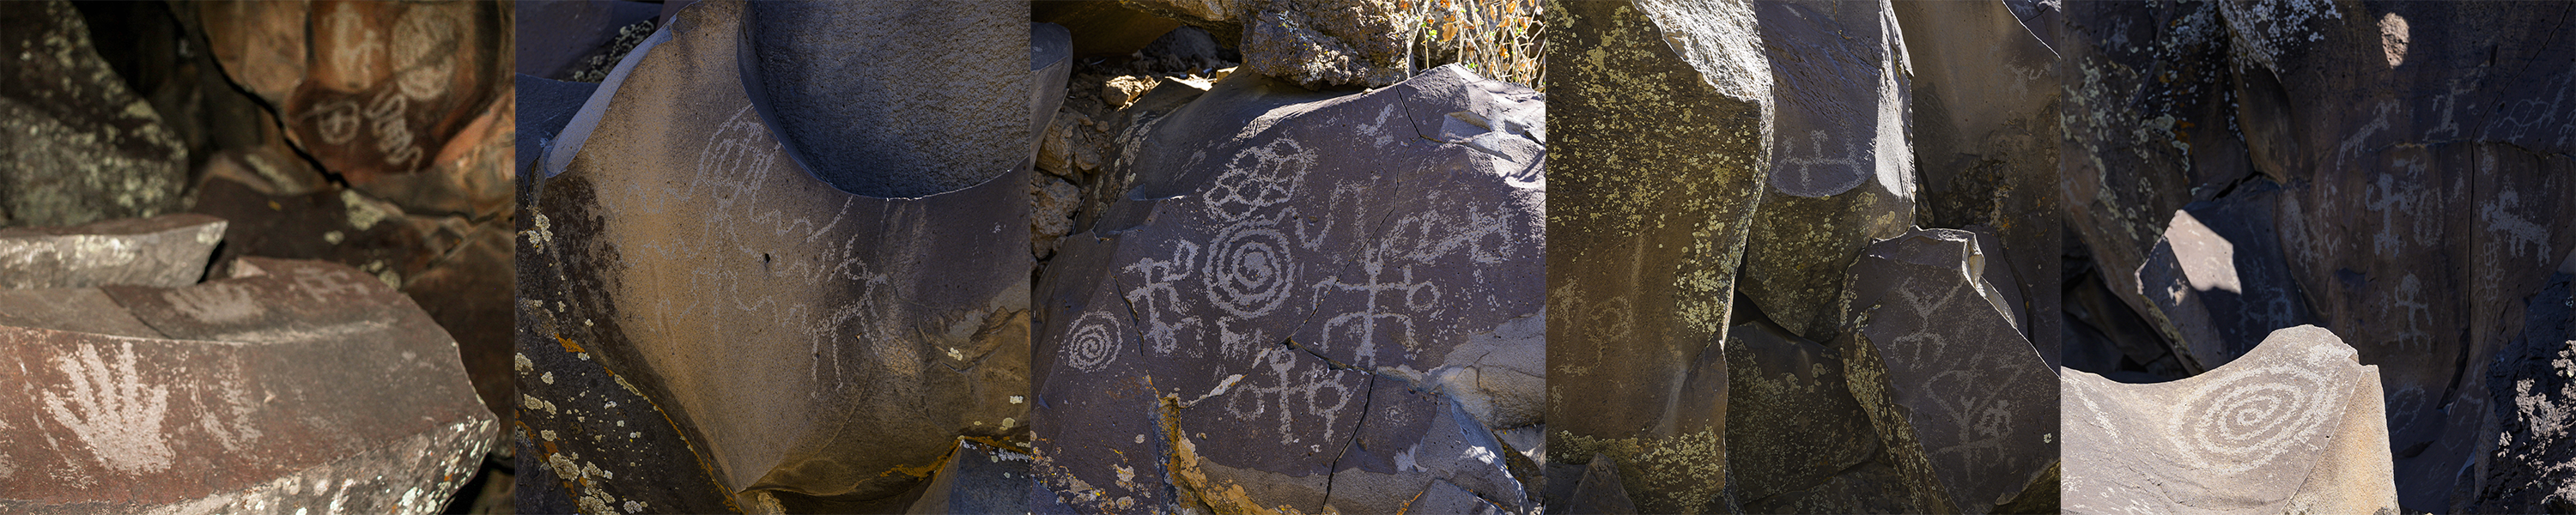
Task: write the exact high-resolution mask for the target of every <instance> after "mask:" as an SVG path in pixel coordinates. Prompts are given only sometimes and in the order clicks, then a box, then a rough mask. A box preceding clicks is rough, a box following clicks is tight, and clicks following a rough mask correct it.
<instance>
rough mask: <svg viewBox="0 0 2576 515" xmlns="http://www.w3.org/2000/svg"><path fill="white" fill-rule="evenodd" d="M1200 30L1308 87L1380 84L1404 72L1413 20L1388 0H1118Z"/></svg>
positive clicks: (1255, 64) (1262, 68)
mask: <svg viewBox="0 0 2576 515" xmlns="http://www.w3.org/2000/svg"><path fill="white" fill-rule="evenodd" d="M1122 3H1123V4H1125V5H1126V6H1128V7H1131V8H1135V9H1137V10H1140V11H1144V12H1146V13H1151V14H1154V15H1158V16H1163V17H1167V18H1172V19H1177V20H1180V21H1181V22H1182V23H1187V24H1190V25H1192V26H1196V27H1199V28H1203V29H1206V30H1207V31H1208V33H1209V34H1212V35H1215V36H1216V38H1217V40H1218V41H1221V42H1226V43H1229V44H1230V46H1236V47H1237V48H1240V49H1241V50H1242V52H1243V64H1244V66H1245V67H1246V68H1247V69H1249V70H1251V71H1252V72H1254V73H1260V74H1263V75H1268V76H1271V77H1275V78H1278V79H1280V80H1283V81H1287V82H1290V83H1294V84H1297V85H1299V86H1304V87H1306V88H1309V89H1322V88H1328V87H1335V86H1363V87H1372V88H1374V87H1382V86H1385V85H1388V84H1394V83H1395V82H1396V81H1401V80H1404V79H1405V78H1406V74H1407V73H1411V72H1412V69H1411V66H1413V65H1412V63H1411V62H1410V61H1411V57H1412V56H1411V55H1410V54H1409V53H1408V52H1407V51H1406V50H1407V48H1406V47H1407V45H1409V44H1411V43H1412V41H1411V40H1410V38H1411V37H1412V36H1413V35H1414V33H1415V32H1417V30H1415V27H1413V25H1414V24H1416V23H1419V22H1417V21H1415V20H1414V19H1413V18H1414V17H1413V16H1412V15H1411V14H1410V13H1409V12H1407V11H1406V10H1405V8H1403V7H1401V6H1399V5H1398V2H1395V1H1393V0H1122Z"/></svg>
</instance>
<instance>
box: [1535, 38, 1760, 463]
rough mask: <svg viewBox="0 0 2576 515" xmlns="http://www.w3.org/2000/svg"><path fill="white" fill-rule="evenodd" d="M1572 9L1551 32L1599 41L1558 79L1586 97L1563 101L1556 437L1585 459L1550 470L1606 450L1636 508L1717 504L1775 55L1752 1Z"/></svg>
mask: <svg viewBox="0 0 2576 515" xmlns="http://www.w3.org/2000/svg"><path fill="white" fill-rule="evenodd" d="M1559 5H1560V6H1561V7H1562V9H1555V10H1553V11H1551V12H1554V13H1557V14H1560V15H1562V16H1563V17H1562V18H1556V20H1558V21H1552V22H1550V25H1552V26H1554V27H1558V28H1560V29H1562V31H1560V32H1556V33H1555V34H1554V35H1552V36H1550V37H1551V38H1562V39H1558V40H1557V41H1556V42H1551V44H1552V45H1559V46H1560V47H1562V48H1587V49H1592V48H1597V49H1599V51H1598V52H1587V53H1586V54H1585V56H1586V57H1585V58H1583V59H1571V60H1560V61H1558V64H1559V65H1560V66H1557V67H1556V68H1555V69H1554V70H1552V71H1551V72H1550V74H1551V75H1552V77H1551V78H1550V79H1549V80H1550V81H1551V82H1553V83H1555V84H1556V86H1555V87H1559V88H1571V89H1560V91H1578V92H1585V93H1580V94H1567V95H1565V96H1564V98H1563V99H1562V100H1561V101H1560V104H1559V105H1557V106H1555V107H1556V109H1557V111H1556V114H1557V119H1558V120H1559V121H1561V122H1564V123H1562V124H1560V125H1561V126H1559V127H1556V132H1557V141H1556V142H1555V145H1554V146H1553V148H1551V152H1550V154H1551V155H1550V156H1549V159H1550V160H1551V161H1554V162H1557V163H1563V166H1562V167H1561V168H1560V169H1558V170H1556V171H1555V173H1554V175H1555V176H1554V177H1553V179H1554V180H1556V181H1557V182H1559V183H1560V184H1563V185H1565V188H1564V190H1565V192H1566V194H1565V195H1563V196H1560V197H1558V198H1557V199H1556V200H1555V202H1553V204H1554V205H1553V206H1552V207H1554V208H1555V209H1554V210H1552V211H1551V212H1550V215H1549V218H1548V225H1549V228H1548V229H1549V231H1548V232H1549V233H1551V234H1553V235H1554V236H1553V238H1552V239H1553V241H1551V242H1550V244H1551V245H1552V246H1553V247H1554V248H1555V249H1556V250H1555V251H1554V252H1550V253H1549V254H1548V268H1547V270H1548V294H1547V295H1548V306H1549V309H1550V310H1551V311H1554V312H1557V313H1562V314H1564V316H1563V317H1562V318H1560V319H1558V320H1557V321H1556V323H1553V324H1550V325H1549V326H1548V340H1549V341H1550V342H1553V344H1551V345H1549V346H1548V351H1547V354H1548V356H1547V366H1548V372H1547V381H1548V382H1547V384H1548V399H1549V400H1550V402H1549V403H1548V405H1549V411H1550V416H1549V417H1548V418H1549V419H1551V421H1552V424H1551V427H1549V431H1550V433H1549V434H1548V442H1547V447H1548V448H1549V452H1550V453H1551V454H1554V455H1557V456H1563V457H1567V458H1571V459H1566V460H1564V461H1565V462H1566V463H1565V464H1570V465H1578V466H1575V467H1566V466H1551V467H1550V468H1549V470H1551V471H1568V472H1571V473H1572V475H1557V474H1552V475H1551V476H1550V477H1549V478H1548V480H1549V482H1550V484H1552V485H1553V484H1574V483H1576V482H1579V481H1582V476H1581V475H1582V474H1585V472H1583V471H1584V470H1586V469H1585V467H1582V466H1580V465H1587V464H1589V463H1591V462H1590V461H1588V460H1592V459H1597V458H1595V456H1606V457H1608V458H1609V459H1611V460H1615V461H1616V463H1614V464H1610V465H1611V466H1615V467H1616V469H1617V472H1618V474H1617V475H1618V477H1619V478H1621V479H1622V480H1623V481H1622V482H1621V483H1620V485H1613V486H1604V488H1610V487H1619V488H1624V489H1625V494H1624V497H1626V498H1628V499H1631V500H1633V501H1634V506H1635V507H1636V509H1639V510H1643V511H1645V512H1649V513H1702V512H1712V511H1719V510H1722V509H1723V508H1719V507H1714V506H1718V505H1720V504H1722V503H1723V498H1725V497H1726V494H1725V489H1726V488H1727V485H1726V483H1725V482H1724V481H1722V480H1723V479H1725V477H1726V474H1725V462H1726V455H1725V447H1724V444H1725V442H1724V435H1725V428H1724V427H1723V424H1724V422H1725V420H1726V416H1727V415H1726V412H1725V399H1726V395H1725V393H1726V391H1725V387H1726V385H1727V382H1728V381H1727V376H1726V368H1725V365H1726V362H1725V358H1724V353H1723V352H1722V351H1721V349H1722V347H1721V346H1720V345H1719V344H1720V343H1721V342H1723V340H1724V338H1725V335H1726V324H1727V322H1728V314H1729V309H1730V306H1731V304H1730V303H1731V301H1732V300H1733V299H1734V298H1735V296H1736V288H1737V283H1736V277H1737V275H1736V274H1735V269H1736V266H1737V265H1738V264H1739V263H1741V261H1742V259H1743V255H1744V234H1745V228H1746V227H1747V226H1748V225H1749V224H1750V223H1751V219H1752V216H1753V214H1754V209H1755V205H1756V204H1758V203H1759V202H1760V201H1761V193H1760V192H1761V191H1763V189H1764V186H1763V173H1764V171H1765V168H1764V166H1765V163H1766V162H1767V160H1768V159H1769V157H1770V154H1769V151H1770V148H1771V147H1770V143H1769V141H1770V139H1769V138H1770V136H1769V133H1768V132H1766V131H1767V130H1768V129H1769V125H1770V124H1769V122H1768V118H1769V117H1770V116H1771V114H1770V113H1771V107H1770V102H1771V99H1770V98H1769V95H1770V92H1771V69H1770V67H1769V65H1768V63H1767V62H1765V61H1763V56H1762V54H1761V53H1760V50H1759V47H1757V46H1754V45H1751V44H1749V43H1748V42H1750V41H1755V40H1758V36H1759V34H1758V33H1757V32H1756V31H1755V24H1754V20H1753V19H1752V18H1751V16H1749V14H1750V13H1751V12H1752V11H1751V7H1750V6H1748V5H1743V4H1737V3H1726V2H1708V3H1672V4H1651V5H1630V4H1628V3H1626V2H1566V3H1562V4H1559ZM1666 41H1672V42H1674V43H1675V44H1671V45H1668V44H1666V43H1665V42H1666ZM1569 61H1570V62H1569ZM1606 91H1616V92H1618V94H1617V95H1615V96H1612V95H1603V94H1600V93H1598V92H1606ZM1683 384H1691V385H1698V386H1701V387H1704V388H1707V389H1706V390H1695V391H1691V392H1678V391H1677V390H1678V389H1679V388H1680V387H1681V385H1683ZM1577 400H1583V401H1579V402H1578V401H1577ZM1552 465H1555V464H1552ZM1576 502H1578V503H1579V502H1583V501H1576ZM1551 508H1552V509H1551V510H1550V511H1562V509H1563V508H1564V507H1562V506H1551Z"/></svg>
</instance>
